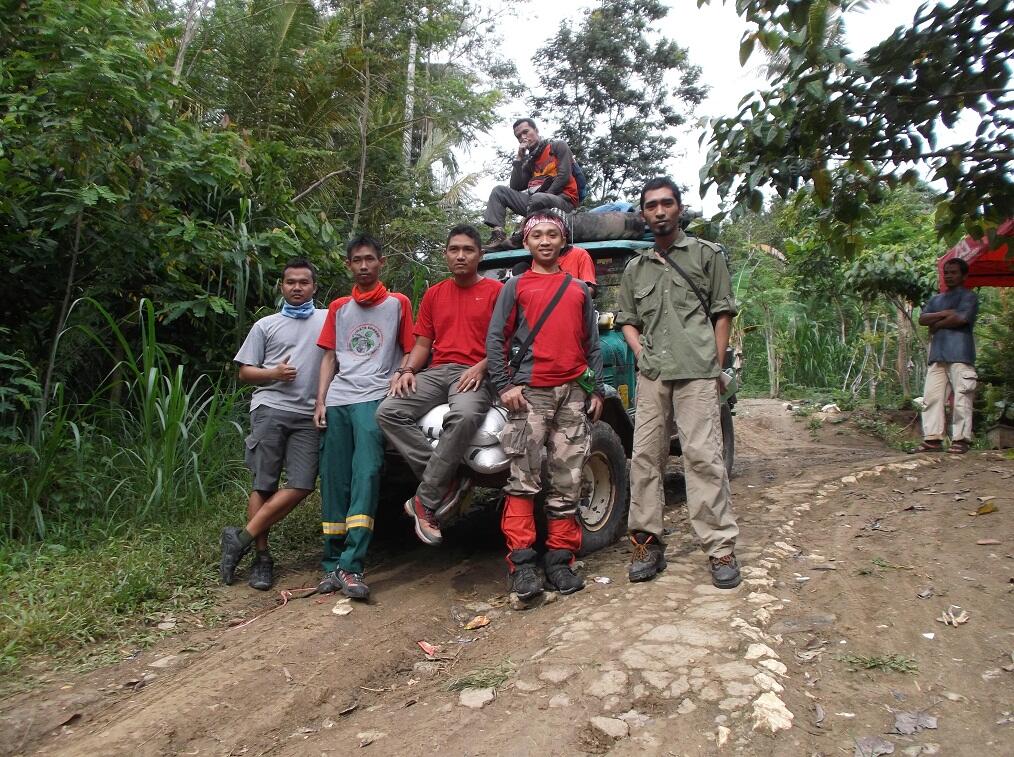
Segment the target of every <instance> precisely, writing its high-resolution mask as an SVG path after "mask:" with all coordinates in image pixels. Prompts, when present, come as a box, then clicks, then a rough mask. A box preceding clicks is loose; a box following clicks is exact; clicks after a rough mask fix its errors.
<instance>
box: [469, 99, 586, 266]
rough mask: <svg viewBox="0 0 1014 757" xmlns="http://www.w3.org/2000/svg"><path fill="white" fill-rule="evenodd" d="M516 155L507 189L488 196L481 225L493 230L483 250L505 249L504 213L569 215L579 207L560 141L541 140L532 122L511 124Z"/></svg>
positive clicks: (523, 120)
mask: <svg viewBox="0 0 1014 757" xmlns="http://www.w3.org/2000/svg"><path fill="white" fill-rule="evenodd" d="M514 136H515V137H516V138H517V140H518V153H517V156H516V157H515V158H514V165H513V167H512V168H511V179H510V186H503V185H500V186H496V187H493V191H492V192H490V194H489V200H488V201H487V202H486V212H485V213H484V214H483V216H482V222H483V223H484V224H486V225H487V226H489V227H491V228H492V229H493V233H492V235H491V236H490V239H489V243H488V244H487V245H486V248H485V249H487V250H499V249H509V247H510V244H511V243H510V240H509V239H508V238H507V235H506V234H505V233H504V230H503V225H504V220H505V219H506V217H507V210H508V209H510V210H513V211H514V212H515V213H520V214H528V213H530V212H534V211H536V210H544V209H546V208H558V209H559V210H562V211H564V212H566V213H570V212H572V211H573V210H574V209H575V208H576V207H577V206H578V205H579V204H580V203H581V200H580V198H579V195H578V187H577V178H576V177H575V175H574V170H573V168H574V157H573V155H572V154H571V151H570V147H569V146H568V145H567V143H566V142H564V141H563V140H562V139H553V140H549V139H542V138H541V137H540V136H539V130H538V129H537V128H536V126H535V121H533V120H532V119H530V118H520V119H518V120H517V121H515V122H514Z"/></svg>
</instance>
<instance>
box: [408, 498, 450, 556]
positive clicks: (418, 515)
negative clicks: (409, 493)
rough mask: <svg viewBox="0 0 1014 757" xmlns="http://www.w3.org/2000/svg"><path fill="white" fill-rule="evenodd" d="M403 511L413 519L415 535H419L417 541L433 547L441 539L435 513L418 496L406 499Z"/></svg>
mask: <svg viewBox="0 0 1014 757" xmlns="http://www.w3.org/2000/svg"><path fill="white" fill-rule="evenodd" d="M405 512H406V513H408V515H409V517H410V518H412V520H413V521H415V535H416V536H418V537H419V541H421V542H422V543H423V544H428V545H429V546H431V547H435V546H437V545H438V544H440V542H441V541H443V536H442V535H441V533H440V524H439V523H437V516H436V514H435V513H434V512H433V511H432V510H430V509H429V508H428V507H426V505H424V504H423V503H422V501H421V500H420V499H419V498H418V497H412V499H410V500H406V502H405Z"/></svg>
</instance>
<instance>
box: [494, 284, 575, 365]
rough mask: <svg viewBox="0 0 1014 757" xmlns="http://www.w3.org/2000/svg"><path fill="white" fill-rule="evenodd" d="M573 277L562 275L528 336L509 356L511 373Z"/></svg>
mask: <svg viewBox="0 0 1014 757" xmlns="http://www.w3.org/2000/svg"><path fill="white" fill-rule="evenodd" d="M573 278H574V277H573V276H571V275H570V274H569V273H568V274H567V275H566V276H565V277H564V279H563V283H562V284H560V288H559V289H557V290H556V294H554V295H553V299H551V300H550V301H549V304H548V305H546V309H545V310H543V311H542V315H540V316H539V320H538V321H536V323H535V325H534V326H533V327H532V330H531V331H529V332H528V336H527V337H526V338H525V341H524V342H522V344H521V347H520V349H518V351H517V353H516V354H515V355H514V357H512V358H511V361H510V368H511V373H512V374H514V373H517V372H518V368H520V367H521V363H522V362H523V361H524V359H525V357H526V356H527V355H528V350H530V349H531V348H532V344H534V343H535V337H536V336H538V333H539V331H540V330H541V329H542V326H543V325H544V324H545V322H546V319H547V318H549V314H550V313H552V312H553V308H555V307H556V304H557V303H558V302H559V301H560V298H561V297H563V293H564V292H566V291H567V287H569V286H570V282H571V281H572V280H573Z"/></svg>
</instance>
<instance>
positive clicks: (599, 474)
mask: <svg viewBox="0 0 1014 757" xmlns="http://www.w3.org/2000/svg"><path fill="white" fill-rule="evenodd" d="M615 489H616V487H615V484H614V482H613V474H612V470H611V468H610V467H609V459H608V458H607V457H606V456H605V455H604V454H602V453H601V452H592V453H591V455H589V456H588V461H587V462H586V463H585V464H584V469H583V470H582V471H581V500H580V502H578V506H577V507H578V511H579V512H580V514H581V522H582V523H584V527H585V528H586V529H588V530H589V531H598V530H599V529H600V528H602V526H604V525H605V524H606V522H607V521H608V520H609V513H610V512H611V511H612V508H613V502H614V501H615V499H616V496H615V494H616V491H615Z"/></svg>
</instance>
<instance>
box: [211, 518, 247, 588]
mask: <svg viewBox="0 0 1014 757" xmlns="http://www.w3.org/2000/svg"><path fill="white" fill-rule="evenodd" d="M242 530H243V529H242V528H237V527H236V526H226V527H225V528H223V529H222V537H221V539H219V543H220V544H221V545H222V559H221V561H220V562H219V563H218V575H219V577H220V578H221V579H222V583H224V584H225V585H226V586H231V585H232V580H233V578H234V577H235V575H236V568H237V566H239V563H240V560H242V559H243V556H244V555H245V554H246V553H247V552H248V551H250V545H249V544H248V545H246V546H245V547H244V546H243V545H242V544H241V543H240V540H239V535H240V532H241V531H242Z"/></svg>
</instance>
